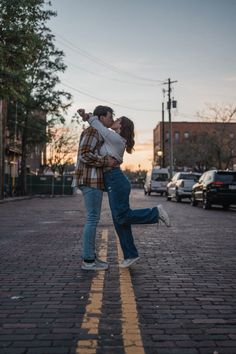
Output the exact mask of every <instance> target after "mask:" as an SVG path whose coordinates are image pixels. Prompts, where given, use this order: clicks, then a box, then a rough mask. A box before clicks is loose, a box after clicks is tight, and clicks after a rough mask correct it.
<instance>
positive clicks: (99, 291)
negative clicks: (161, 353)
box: [76, 230, 108, 354]
mask: <svg viewBox="0 0 236 354" xmlns="http://www.w3.org/2000/svg"><path fill="white" fill-rule="evenodd" d="M107 246H108V230H103V231H102V241H101V247H100V249H99V258H102V259H104V260H107ZM105 273H106V272H105V271H100V272H97V274H96V276H95V277H94V279H93V280H92V284H91V288H90V292H89V300H88V305H87V306H86V309H85V314H84V318H83V322H82V326H81V328H83V329H86V330H87V331H88V334H94V335H98V327H99V321H100V317H101V313H102V299H103V288H104V279H105ZM96 348H97V339H91V340H90V339H85V340H83V339H80V340H78V342H77V346H76V354H96Z"/></svg>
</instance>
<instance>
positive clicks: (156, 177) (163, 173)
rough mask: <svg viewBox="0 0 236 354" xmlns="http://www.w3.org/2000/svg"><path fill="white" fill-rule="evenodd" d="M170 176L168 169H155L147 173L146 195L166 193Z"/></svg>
mask: <svg viewBox="0 0 236 354" xmlns="http://www.w3.org/2000/svg"><path fill="white" fill-rule="evenodd" d="M169 178H170V174H169V171H168V169H167V168H160V167H153V169H151V170H150V171H148V172H147V175H146V178H145V182H144V186H143V188H144V194H145V195H146V194H148V195H151V193H152V192H156V193H160V194H161V195H163V194H164V193H166V186H167V183H168V181H169Z"/></svg>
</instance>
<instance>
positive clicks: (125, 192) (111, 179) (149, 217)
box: [104, 168, 158, 259]
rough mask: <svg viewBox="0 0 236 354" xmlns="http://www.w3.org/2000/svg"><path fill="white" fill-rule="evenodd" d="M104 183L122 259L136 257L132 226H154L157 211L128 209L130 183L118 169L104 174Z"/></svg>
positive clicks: (154, 209)
mask: <svg viewBox="0 0 236 354" xmlns="http://www.w3.org/2000/svg"><path fill="white" fill-rule="evenodd" d="M104 183H105V187H106V191H107V193H108V198H109V204H110V209H111V213H112V218H113V223H114V226H115V229H116V232H117V234H118V237H119V240H120V245H121V248H122V251H123V254H124V258H125V259H127V258H135V257H138V251H137V248H136V247H135V244H134V239H133V234H132V229H131V225H132V224H155V223H157V222H158V209H157V207H156V208H145V209H130V205H129V195H130V190H131V186H130V182H129V180H128V178H127V177H126V176H125V175H124V174H123V172H122V171H121V169H120V168H113V169H112V170H110V171H106V172H104Z"/></svg>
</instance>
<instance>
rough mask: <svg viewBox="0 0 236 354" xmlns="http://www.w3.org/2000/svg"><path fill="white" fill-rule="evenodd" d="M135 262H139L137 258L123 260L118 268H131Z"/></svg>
mask: <svg viewBox="0 0 236 354" xmlns="http://www.w3.org/2000/svg"><path fill="white" fill-rule="evenodd" d="M137 260H139V257H136V258H127V259H124V260H123V261H121V262H120V264H119V267H120V268H128V267H129V266H131V264H133V263H134V262H136V261H137Z"/></svg>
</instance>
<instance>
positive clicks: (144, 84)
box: [65, 59, 161, 87]
mask: <svg viewBox="0 0 236 354" xmlns="http://www.w3.org/2000/svg"><path fill="white" fill-rule="evenodd" d="M65 61H66V62H67V63H69V64H70V65H71V66H73V67H74V68H76V69H78V70H81V71H85V72H87V73H89V74H91V75H95V76H99V77H102V78H104V79H106V80H110V81H116V82H121V83H125V84H129V85H138V86H140V85H142V86H149V87H157V86H160V85H161V83H156V84H155V83H145V82H142V83H138V82H131V81H125V80H119V79H115V78H110V77H106V76H105V75H102V74H99V73H96V72H94V71H91V70H88V69H86V68H84V67H82V66H80V65H77V64H74V63H72V62H71V61H69V60H68V59H65Z"/></svg>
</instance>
